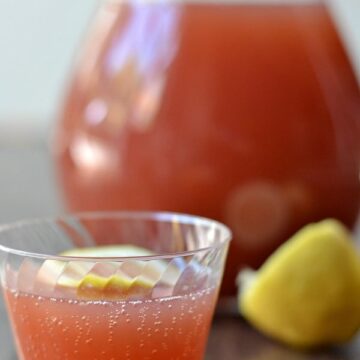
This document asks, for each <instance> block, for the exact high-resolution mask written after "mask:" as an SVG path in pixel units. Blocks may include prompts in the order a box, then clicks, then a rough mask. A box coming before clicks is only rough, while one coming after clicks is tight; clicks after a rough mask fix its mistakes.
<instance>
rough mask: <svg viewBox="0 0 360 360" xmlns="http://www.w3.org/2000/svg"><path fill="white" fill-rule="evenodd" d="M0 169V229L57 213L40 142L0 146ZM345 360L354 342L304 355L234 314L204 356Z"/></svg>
mask: <svg viewBox="0 0 360 360" xmlns="http://www.w3.org/2000/svg"><path fill="white" fill-rule="evenodd" d="M0 169H1V176H0V223H4V222H9V221H14V220H18V219H21V218H28V217H38V216H47V215H55V214H58V213H59V212H61V211H62V210H61V209H62V206H61V202H60V201H59V199H60V197H59V195H58V193H57V187H56V182H55V179H54V175H53V171H52V164H51V159H50V157H49V155H48V152H47V150H46V146H45V144H43V143H41V142H40V143H33V144H31V146H30V145H27V146H24V145H19V144H18V145H17V146H16V147H8V146H7V147H1V142H0ZM359 300H360V299H359ZM0 352H1V353H0V359H1V360H15V359H16V355H15V353H14V350H13V343H12V339H11V335H10V332H9V328H8V324H7V319H6V314H5V310H4V305H3V304H2V303H0ZM348 359H351V360H360V337H359V338H358V339H355V340H354V342H353V343H351V344H348V345H347V346H343V347H341V348H335V349H331V350H324V351H319V352H316V353H310V354H305V353H300V352H295V351H292V350H290V349H287V348H285V347H282V346H280V345H278V344H276V343H274V342H272V341H270V340H268V339H266V338H265V337H263V336H262V335H260V334H259V333H257V332H256V331H255V330H253V329H252V328H251V327H250V326H248V325H247V324H246V323H245V322H244V321H243V320H242V319H241V318H240V317H239V316H238V315H236V314H235V312H232V313H227V314H221V315H220V314H218V315H216V317H215V319H214V323H213V327H212V331H211V334H210V339H209V344H208V350H207V355H206V360H348ZM49 360H51V359H49ZM89 360H91V359H89ZM139 360H140V359H139Z"/></svg>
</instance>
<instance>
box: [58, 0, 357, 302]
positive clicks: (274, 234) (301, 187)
mask: <svg viewBox="0 0 360 360" xmlns="http://www.w3.org/2000/svg"><path fill="white" fill-rule="evenodd" d="M333 14H334V13H333V12H332V11H331V8H330V7H329V3H328V2H325V1H316V0H307V1H304V0H302V1H291V0H288V1H275V0H273V1H266V0H263V1H235V0H234V1H232V0H226V1H211V0H205V1H200V0H194V1H180V0H179V1H175V0H174V1H162V0H155V1H145V0H144V1H136V0H129V1H115V0H108V1H102V2H101V4H100V6H99V9H98V12H97V14H96V16H95V18H94V19H93V22H92V25H91V27H90V30H89V33H88V36H87V39H86V41H85V43H84V44H83V47H82V50H81V51H80V53H79V56H78V59H77V62H76V64H75V66H74V71H73V73H72V77H71V81H70V85H69V89H68V92H67V96H66V99H65V102H64V106H63V110H62V114H61V116H60V120H59V122H58V124H57V125H58V126H57V129H56V136H55V145H54V147H55V156H56V160H57V166H58V174H59V179H60V183H61V185H62V188H63V194H64V197H65V199H66V203H67V205H68V206H69V208H70V209H71V210H72V211H80V210H119V209H127V210H134V209H141V210H163V211H165V210H166V211H177V212H186V213H192V214H198V215H202V216H207V217H211V218H215V219H218V220H220V221H222V222H225V223H226V224H228V225H229V226H230V227H231V228H232V230H233V232H234V241H233V242H232V244H231V248H230V253H229V258H228V263H227V269H226V274H225V279H224V283H223V290H222V293H223V295H234V294H235V277H236V274H237V273H238V271H239V269H240V268H241V267H243V266H252V267H258V266H259V265H260V264H261V263H262V262H263V261H264V260H265V259H266V258H267V257H268V256H269V254H271V252H272V251H273V250H274V249H275V248H276V247H278V246H279V245H280V244H281V243H282V242H284V241H285V240H286V239H287V238H288V237H289V236H291V235H292V234H293V233H294V232H295V231H296V230H297V229H299V228H300V227H301V226H303V225H305V224H307V223H309V222H312V221H317V220H320V219H324V218H328V217H334V218H337V219H339V220H341V221H342V222H344V223H345V224H346V225H347V226H349V227H353V226H354V224H355V222H356V219H357V216H358V212H359V197H360V186H359V170H360V166H359V161H360V154H359V147H360V140H359V124H360V92H359V87H358V83H357V81H356V77H355V75H354V72H353V69H352V66H351V63H350V61H349V58H348V56H347V52H346V51H345V48H344V46H343V41H342V39H341V37H340V36H339V32H338V29H337V27H336V23H335V21H334V18H333Z"/></svg>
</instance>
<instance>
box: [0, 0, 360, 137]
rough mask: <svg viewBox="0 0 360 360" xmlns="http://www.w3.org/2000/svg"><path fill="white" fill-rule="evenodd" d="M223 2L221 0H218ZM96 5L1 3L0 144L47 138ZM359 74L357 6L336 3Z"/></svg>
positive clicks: (46, 0) (345, 0)
mask: <svg viewBox="0 0 360 360" xmlns="http://www.w3.org/2000/svg"><path fill="white" fill-rule="evenodd" d="M220 1H221V0H220ZM98 2H99V0H0V138H1V134H4V132H6V131H11V130H12V131H13V132H15V133H17V134H18V133H28V132H29V131H32V132H37V131H40V132H46V131H48V129H49V128H50V127H51V124H52V123H53V121H54V117H55V113H56V106H57V104H58V101H59V97H60V96H61V93H62V90H63V85H64V81H65V79H66V76H67V74H68V72H69V69H70V67H71V62H72V59H73V55H74V53H75V50H76V48H77V47H78V46H79V43H80V42H81V38H82V36H83V34H84V32H85V28H86V24H87V23H88V21H89V19H90V18H91V16H92V14H93V12H94V10H95V8H96V6H97V4H98ZM333 2H334V4H335V7H334V8H335V9H336V14H337V18H339V19H340V24H341V28H342V29H343V30H344V31H345V34H346V36H347V39H348V40H349V41H350V48H351V49H352V52H353V55H354V57H353V59H354V61H355V64H356V66H357V68H358V70H359V71H358V73H359V74H360V0H334V1H333Z"/></svg>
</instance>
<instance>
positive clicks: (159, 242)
mask: <svg viewBox="0 0 360 360" xmlns="http://www.w3.org/2000/svg"><path fill="white" fill-rule="evenodd" d="M230 239H231V233H230V231H229V229H228V228H227V227H225V226H224V225H222V224H220V223H218V222H216V221H213V220H208V219H205V218H200V217H195V216H188V215H180V214H172V213H150V212H149V213H145V212H119V213H87V214H82V215H69V216H62V217H58V218H54V219H48V220H39V221H37V220H36V221H28V222H21V223H17V224H15V225H7V226H3V227H2V228H1V231H0V253H1V260H2V261H1V263H2V266H1V281H2V287H3V291H4V296H5V299H6V304H7V309H8V312H9V315H10V318H11V323H12V328H13V332H14V336H15V339H16V344H17V351H18V356H19V358H20V359H25V360H29V359H37V360H41V359H52V360H56V359H62V360H65V359H71V360H75V359H79V360H80V359H87V360H88V359H98V360H100V359H106V360H110V359H120V358H121V359H131V360H139V359H167V360H168V359H180V358H181V359H193V360H195V359H202V358H203V356H204V349H205V345H206V340H207V336H208V332H209V328H210V323H211V319H212V315H213V312H214V307H215V303H216V300H217V296H218V290H219V285H220V282H221V278H222V274H223V268H224V263H225V258H226V253H227V249H228V245H229V241H230ZM99 243H101V244H102V247H101V248H97V251H98V253H97V255H101V257H94V252H93V250H94V248H93V247H94V246H96V245H97V244H99ZM104 244H105V245H104ZM118 245H124V246H122V247H118ZM104 246H105V247H104ZM125 246H127V248H125ZM83 247H84V248H86V249H87V250H86V249H82V250H76V251H77V252H76V253H75V252H74V250H72V252H67V253H66V251H69V250H70V249H74V248H83ZM89 248H90V250H89ZM99 249H101V251H102V253H101V254H100V253H99ZM124 251H126V252H127V254H130V255H132V256H127V257H123V256H121V255H124ZM64 252H65V253H64ZM59 254H63V255H61V256H60V255H59ZM66 254H67V255H68V256H66ZM70 255H71V256H70ZM75 255H76V256H75ZM79 255H80V256H79ZM109 256H111V257H109Z"/></svg>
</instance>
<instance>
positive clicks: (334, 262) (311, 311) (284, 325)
mask: <svg viewBox="0 0 360 360" xmlns="http://www.w3.org/2000/svg"><path fill="white" fill-rule="evenodd" d="M238 283H239V296H238V305H239V309H240V312H241V313H242V314H243V316H244V317H245V318H246V319H247V320H248V321H249V322H250V323H251V324H252V325H253V326H254V327H256V328H257V329H259V330H260V331H262V332H263V333H265V334H266V335H268V336H270V337H272V338H274V339H277V340H279V341H281V342H283V343H285V344H288V345H291V346H294V347H300V348H311V347H317V346H322V345H329V344H339V343H344V342H346V341H348V340H349V339H350V338H351V337H352V336H353V335H354V334H355V333H356V332H357V331H358V329H359V327H360V257H359V254H358V252H357V249H356V248H355V245H354V243H353V242H352V241H351V235H350V234H349V232H348V231H347V229H346V228H345V227H344V226H343V225H342V224H341V223H339V222H338V221H336V220H332V219H329V220H324V221H321V222H319V223H316V224H309V225H307V226H306V227H304V228H303V229H302V230H300V231H299V232H298V233H296V234H295V235H294V236H293V237H292V238H291V239H289V240H288V241H287V242H286V243H285V244H284V245H282V246H281V247H280V248H279V249H278V250H277V251H276V252H275V253H274V254H273V255H271V256H270V258H269V259H268V260H267V261H266V262H265V263H264V264H263V266H262V267H261V268H260V269H259V271H258V272H255V271H252V270H246V271H243V272H241V273H240V274H239V277H238Z"/></svg>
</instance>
